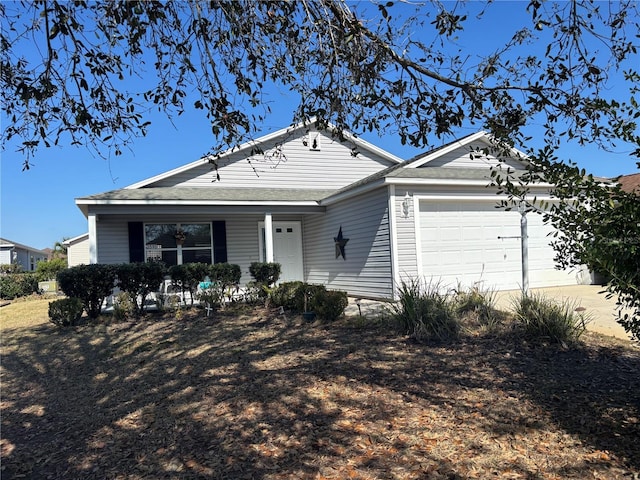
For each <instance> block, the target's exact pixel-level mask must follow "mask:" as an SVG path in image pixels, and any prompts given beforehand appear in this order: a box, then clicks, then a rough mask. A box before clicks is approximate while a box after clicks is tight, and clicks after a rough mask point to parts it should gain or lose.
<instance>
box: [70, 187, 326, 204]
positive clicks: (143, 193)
mask: <svg viewBox="0 0 640 480" xmlns="http://www.w3.org/2000/svg"><path fill="white" fill-rule="evenodd" d="M333 192H334V190H303V189H256V188H219V187H214V188H206V187H155V188H137V189H126V188H125V189H121V190H112V191H110V192H104V193H99V194H97V195H91V196H88V197H82V198H79V199H78V200H98V201H99V200H121V201H127V200H160V201H162V200H164V201H171V200H176V201H187V202H188V201H193V202H199V201H235V202H278V201H287V202H305V201H311V202H313V201H318V200H321V199H323V198H325V197H327V196H329V195H331V194H332V193H333Z"/></svg>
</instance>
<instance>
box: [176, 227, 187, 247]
mask: <svg viewBox="0 0 640 480" xmlns="http://www.w3.org/2000/svg"><path fill="white" fill-rule="evenodd" d="M174 237H175V239H176V243H177V244H178V245H182V244H183V243H184V240H185V239H186V238H187V233H186V232H185V231H184V230H182V229H181V228H179V229H178V230H176V233H175V235H174Z"/></svg>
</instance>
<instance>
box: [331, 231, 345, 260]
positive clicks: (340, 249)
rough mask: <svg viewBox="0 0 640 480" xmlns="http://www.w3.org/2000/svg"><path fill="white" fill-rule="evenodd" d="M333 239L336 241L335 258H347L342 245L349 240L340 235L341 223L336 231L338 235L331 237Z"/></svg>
mask: <svg viewBox="0 0 640 480" xmlns="http://www.w3.org/2000/svg"><path fill="white" fill-rule="evenodd" d="M333 241H334V242H336V258H338V257H340V256H341V257H342V258H344V259H345V260H346V259H347V257H346V255H345V253H344V247H345V246H346V245H347V242H348V241H349V239H348V238H344V237H343V236H342V225H340V230H339V231H338V236H337V237H333Z"/></svg>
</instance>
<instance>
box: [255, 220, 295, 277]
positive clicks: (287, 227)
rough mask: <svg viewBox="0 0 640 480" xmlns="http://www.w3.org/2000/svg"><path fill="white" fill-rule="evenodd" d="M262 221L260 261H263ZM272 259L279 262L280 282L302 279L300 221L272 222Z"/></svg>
mask: <svg viewBox="0 0 640 480" xmlns="http://www.w3.org/2000/svg"><path fill="white" fill-rule="evenodd" d="M264 233H265V232H264V223H262V222H261V223H260V261H262V262H264V261H265V258H266V255H265V241H264V238H265V237H264ZM273 259H274V261H275V262H277V263H279V264H280V267H281V273H280V282H292V281H294V280H300V281H303V280H304V274H303V270H302V227H301V224H300V222H273Z"/></svg>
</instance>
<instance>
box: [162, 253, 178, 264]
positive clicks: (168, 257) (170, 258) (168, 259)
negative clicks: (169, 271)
mask: <svg viewBox="0 0 640 480" xmlns="http://www.w3.org/2000/svg"><path fill="white" fill-rule="evenodd" d="M162 261H163V262H164V263H165V265H166V266H167V267H170V266H171V265H177V264H178V252H177V251H176V250H163V251H162Z"/></svg>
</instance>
